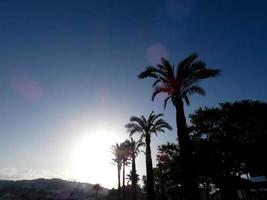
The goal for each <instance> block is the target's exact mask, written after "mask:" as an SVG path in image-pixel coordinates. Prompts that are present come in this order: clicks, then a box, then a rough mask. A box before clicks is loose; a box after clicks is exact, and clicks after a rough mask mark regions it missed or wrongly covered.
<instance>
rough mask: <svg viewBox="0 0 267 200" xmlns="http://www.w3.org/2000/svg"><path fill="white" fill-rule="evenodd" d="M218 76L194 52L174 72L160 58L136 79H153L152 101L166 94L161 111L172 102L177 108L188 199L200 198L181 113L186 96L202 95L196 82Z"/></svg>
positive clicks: (178, 132)
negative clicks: (159, 60)
mask: <svg viewBox="0 0 267 200" xmlns="http://www.w3.org/2000/svg"><path fill="white" fill-rule="evenodd" d="M219 74H220V70H218V69H215V70H214V69H208V68H206V64H205V63H204V62H203V61H201V60H199V59H198V56H197V54H195V53H193V54H191V55H189V56H188V57H187V58H185V59H184V60H182V61H181V62H180V63H179V64H178V65H177V68H176V70H175V69H174V66H172V65H171V64H170V63H169V61H168V60H166V59H164V58H162V59H161V64H158V65H157V66H149V67H147V68H146V69H145V70H144V71H143V72H141V73H140V74H139V76H138V77H139V78H140V79H144V78H147V77H151V78H153V79H155V82H154V84H153V88H154V91H153V94H152V100H154V98H155V96H156V95H158V94H160V93H164V94H166V95H167V96H166V98H165V100H164V108H166V105H167V102H168V101H169V100H171V101H172V103H173V105H174V107H175V109H176V125H177V137H178V140H179V145H180V149H181V156H182V159H183V175H184V178H183V182H184V189H185V195H186V198H187V199H188V200H196V199H199V198H200V197H199V194H198V187H197V183H196V177H195V175H194V167H193V165H192V150H191V146H190V138H189V131H188V129H187V124H186V119H185V114H184V102H185V103H186V104H187V105H189V97H190V96H191V95H193V94H199V95H205V91H204V89H203V88H202V87H201V86H199V82H200V81H201V80H202V79H207V78H210V77H215V76H217V75H219Z"/></svg>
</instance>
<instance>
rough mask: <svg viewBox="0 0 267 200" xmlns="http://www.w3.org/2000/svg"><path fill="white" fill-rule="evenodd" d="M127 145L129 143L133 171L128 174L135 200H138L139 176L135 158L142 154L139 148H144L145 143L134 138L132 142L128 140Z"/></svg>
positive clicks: (131, 139)
mask: <svg viewBox="0 0 267 200" xmlns="http://www.w3.org/2000/svg"><path fill="white" fill-rule="evenodd" d="M126 143H127V146H128V149H129V153H130V158H131V162H132V170H131V171H130V174H128V178H130V180H131V183H132V193H133V200H136V199H137V181H138V176H137V173H136V165H135V158H136V157H137V155H138V154H139V153H140V150H139V148H140V147H141V146H144V145H145V143H144V142H142V141H141V140H138V141H135V140H134V139H133V138H132V137H131V138H130V140H126ZM129 175H130V176H129Z"/></svg>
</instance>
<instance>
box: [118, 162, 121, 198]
mask: <svg viewBox="0 0 267 200" xmlns="http://www.w3.org/2000/svg"><path fill="white" fill-rule="evenodd" d="M118 199H119V200H120V199H121V168H120V167H119V166H118Z"/></svg>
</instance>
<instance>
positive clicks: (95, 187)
mask: <svg viewBox="0 0 267 200" xmlns="http://www.w3.org/2000/svg"><path fill="white" fill-rule="evenodd" d="M92 189H93V190H95V197H96V199H97V198H98V192H99V191H101V190H102V189H103V188H102V186H101V185H100V184H95V185H94V186H93V188H92Z"/></svg>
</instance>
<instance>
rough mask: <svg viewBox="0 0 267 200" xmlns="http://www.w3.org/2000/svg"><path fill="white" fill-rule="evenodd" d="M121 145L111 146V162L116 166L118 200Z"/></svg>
mask: <svg viewBox="0 0 267 200" xmlns="http://www.w3.org/2000/svg"><path fill="white" fill-rule="evenodd" d="M121 146H122V145H121V144H118V143H116V144H115V145H112V147H111V149H112V154H113V156H114V158H112V161H113V162H114V164H116V165H117V170H118V199H121V166H122V162H123V159H122V147H121Z"/></svg>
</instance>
